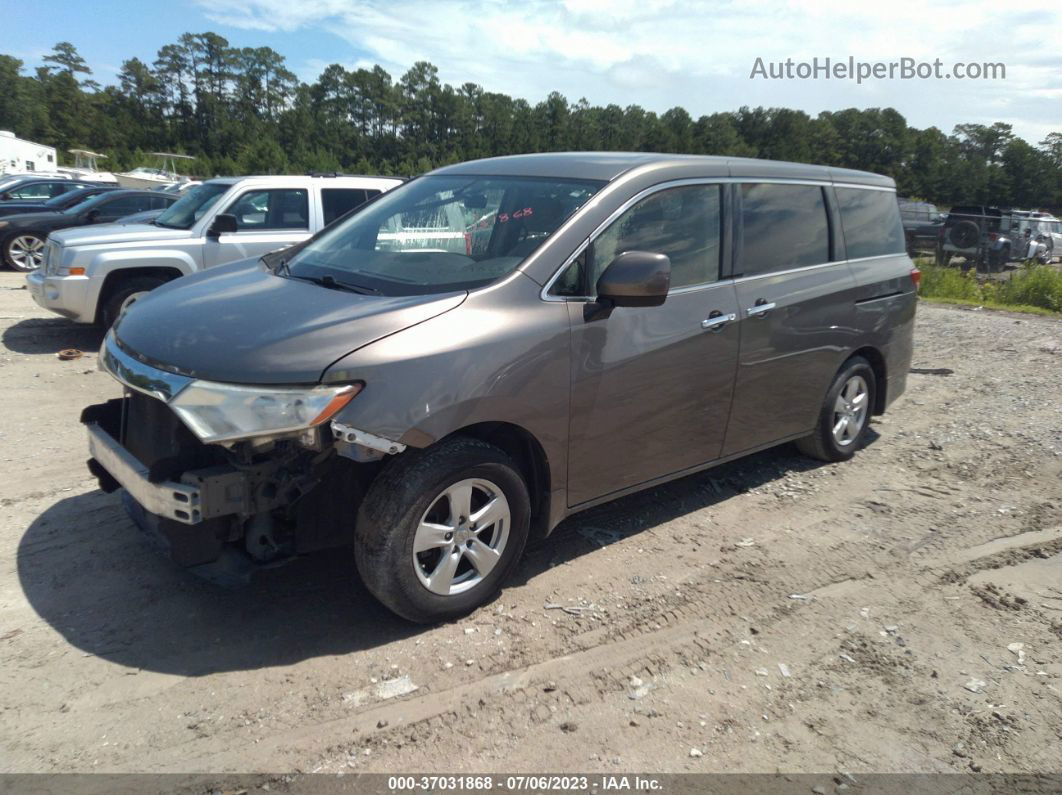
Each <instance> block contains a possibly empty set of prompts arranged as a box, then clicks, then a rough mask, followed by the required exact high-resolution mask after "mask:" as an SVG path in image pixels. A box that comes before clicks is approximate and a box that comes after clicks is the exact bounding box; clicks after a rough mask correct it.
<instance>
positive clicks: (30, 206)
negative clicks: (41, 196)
mask: <svg viewBox="0 0 1062 795" xmlns="http://www.w3.org/2000/svg"><path fill="white" fill-rule="evenodd" d="M47 210H48V208H47V207H45V206H44V202H34V201H6V202H0V218H2V217H3V216H5V215H14V214H15V213H39V212H42V211H47Z"/></svg>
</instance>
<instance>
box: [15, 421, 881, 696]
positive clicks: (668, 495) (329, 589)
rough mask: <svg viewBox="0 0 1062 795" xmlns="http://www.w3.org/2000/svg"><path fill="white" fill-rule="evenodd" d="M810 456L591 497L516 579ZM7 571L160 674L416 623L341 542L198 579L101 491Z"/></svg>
mask: <svg viewBox="0 0 1062 795" xmlns="http://www.w3.org/2000/svg"><path fill="white" fill-rule="evenodd" d="M875 436H876V435H875V434H873V433H872V434H871V440H873V439H874V438H875ZM821 465H822V464H821V463H820V462H817V461H813V460H811V459H808V458H805V457H803V456H801V455H799V454H798V453H797V452H796V451H795V449H793V447H792V446H791V445H785V446H782V447H779V448H775V449H774V450H769V451H766V452H763V453H759V454H757V455H754V456H750V457H748V458H745V459H742V460H739V461H735V462H731V463H729V464H725V465H723V466H720V467H717V468H715V469H712V470H709V471H707V472H702V473H699V474H696V475H691V476H689V477H686V478H682V479H681V480H677V481H673V482H671V483H668V484H665V485H663V486H659V487H656V488H653V489H649V490H647V491H644V492H641V493H639V494H635V495H632V496H629V497H625V498H623V499H621V500H617V501H615V502H612V503H608V504H606V505H603V506H599V507H597V508H594V509H591V510H589V511H586V512H584V513H582V514H578V515H576V516H574V517H572V518H570V519H569V520H567V521H566V522H564V523H563V524H562V525H560V526H559V527H558V528H557V530H556V531H555V532H554V534H553V535H552V536H550V538H548V539H545V540H541V541H539V542H536V543H534V544H532V546H531V548H530V549H529V550H528V554H527V556H526V558H525V560H524V562H523V563H522V564H521V566H520V567H519V569H518V571H517V574H516V576H515V578H514V580H515V582H516V583H522V582H527V581H528V580H531V579H533V578H534V577H535V576H537V575H538V574H540V573H542V572H543V571H545V570H547V569H549V568H550V567H552V566H555V565H558V564H561V563H565V562H568V561H570V560H574V559H576V558H579V557H581V556H583V555H586V554H589V553H592V552H594V551H596V550H599V549H601V548H602V547H604V546H607V545H608V544H611V543H614V542H615V541H618V540H620V539H622V538H626V537H628V536H630V535H633V534H636V533H639V532H642V531H644V530H647V529H650V528H653V527H657V526H659V525H661V524H664V523H666V522H668V521H670V520H671V519H674V518H676V517H678V516H683V515H686V514H689V513H692V512H694V511H698V510H702V509H704V508H710V507H711V506H712V505H715V504H717V503H720V502H723V501H725V500H727V499H729V498H730V497H732V496H734V495H736V494H740V493H742V492H745V491H748V490H749V489H753V488H756V487H758V486H762V485H764V484H767V483H770V482H771V481H774V480H777V479H779V478H782V477H784V476H785V475H787V474H789V473H792V472H802V471H808V470H811V469H814V468H816V467H818V466H821ZM17 567H18V575H19V581H20V583H21V586H22V589H23V592H24V593H25V595H26V598H27V599H28V601H29V603H30V604H31V605H32V607H33V609H34V610H35V611H36V612H37V613H38V615H40V616H41V618H43V619H44V620H45V621H46V622H47V623H48V624H49V625H50V626H51V627H52V628H53V629H55V630H56V631H57V632H59V633H60V634H61V635H62V636H63V638H65V639H66V640H67V641H68V642H69V643H71V644H72V645H74V646H75V647H77V648H78V649H81V650H82V651H84V652H87V653H89V654H93V655H97V656H99V657H102V658H104V659H107V660H110V661H112V662H116V663H119V664H121V665H125V666H129V667H132V668H138V669H143V670H150V671H156V672H162V673H171V674H178V675H182V676H201V675H206V674H210V673H215V672H220V671H231V670H250V669H255V668H261V667H268V666H281V665H288V664H291V663H295V662H299V661H301V660H305V659H311V658H315V657H321V656H327V655H341V654H348V653H350V652H354V651H358V650H361V649H368V648H373V647H378V646H384V645H386V644H388V643H392V642H394V641H397V640H401V639H403V638H407V637H410V636H413V635H416V634H418V633H420V632H422V631H425V629H426V628H424V627H420V626H416V625H412V624H409V623H408V622H406V621H403V620H402V619H399V618H397V617H395V616H394V615H392V614H391V613H389V612H388V611H387V610H386V609H385V608H383V607H382V606H380V605H379V604H378V603H377V602H376V601H375V600H374V599H373V598H372V597H371V596H370V594H369V593H368V592H367V591H366V589H365V587H364V585H362V583H361V582H360V580H359V578H358V576H357V574H356V571H355V568H354V563H353V559H352V557H351V553H350V552H349V551H346V550H333V551H331V552H329V553H327V554H322V555H316V556H308V557H306V558H302V559H300V560H297V561H294V562H292V563H290V564H289V565H287V566H282V567H278V568H274V569H267V570H263V571H261V572H259V573H258V574H257V575H256V577H255V579H254V580H253V581H252V583H251V584H250V585H248V586H246V587H243V588H238V589H224V588H220V587H218V586H216V585H213V584H211V583H208V582H206V581H204V580H201V579H199V578H197V577H195V576H193V575H192V574H190V573H189V572H187V571H185V570H182V569H180V568H178V567H177V566H175V565H174V564H172V563H171V562H170V561H169V559H167V558H165V557H163V556H162V555H160V554H159V553H158V551H157V550H156V548H155V547H154V546H152V545H151V544H150V543H149V542H148V540H147V539H146V538H145V537H144V536H142V535H141V533H140V532H139V531H138V530H137V529H136V527H135V525H134V524H133V522H132V521H131V520H129V519H128V518H127V516H126V514H125V512H124V511H123V510H122V508H121V505H120V501H119V498H118V497H117V495H106V494H103V493H102V492H100V491H93V492H90V493H88V494H83V495H79V496H76V497H69V498H66V499H63V500H60V501H59V502H57V503H55V504H54V505H52V506H51V507H49V508H48V509H47V510H46V511H45V512H44V513H43V514H41V515H40V516H39V517H37V518H36V519H35V520H34V521H33V522H32V524H31V525H30V526H29V528H28V529H27V531H26V533H25V534H24V535H23V537H22V540H21V542H20V544H19V549H18V554H17ZM487 609H490V607H488V608H487Z"/></svg>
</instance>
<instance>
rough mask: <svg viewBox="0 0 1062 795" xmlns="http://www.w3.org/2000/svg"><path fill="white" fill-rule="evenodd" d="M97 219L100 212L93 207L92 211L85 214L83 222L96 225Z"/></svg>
mask: <svg viewBox="0 0 1062 795" xmlns="http://www.w3.org/2000/svg"><path fill="white" fill-rule="evenodd" d="M99 219H100V210H99V208H98V207H94V208H93V209H91V210H89V211H88V212H87V213H85V220H86V221H88V222H89V223H90V224H94V223H96V222H97V221H98V220H99Z"/></svg>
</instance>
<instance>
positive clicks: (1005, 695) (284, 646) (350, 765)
mask: <svg viewBox="0 0 1062 795" xmlns="http://www.w3.org/2000/svg"><path fill="white" fill-rule="evenodd" d="M0 318H2V342H3V345H2V346H0V376H2V382H0V383H2V387H0V458H2V467H3V468H2V470H0V473H2V478H3V480H2V482H3V486H2V492H0V494H2V497H3V500H2V505H3V513H2V516H0V749H2V751H0V768H2V769H3V770H4V771H8V772H10V771H25V772H33V771H153V772H157V771H175V772H194V771H207V772H221V771H236V772H246V771H272V772H283V771H350V772H353V771H387V772H395V771H401V772H408V771H424V772H444V771H445V772H471V771H494V772H510V771H544V770H545V771H602V772H612V771H615V772H622V771H657V772H664V771H771V772H773V771H776V770H783V771H794V772H795V771H809V772H835V771H836V772H852V773H854V772H857V771H901V770H903V771H951V772H955V771H970V770H974V771H979V770H983V771H986V772H991V771H1009V772H1015V771H1058V770H1059V759H1060V756H1059V748H1060V747H1062V698H1060V696H1062V655H1060V654H1059V651H1060V649H1062V489H1060V475H1062V323H1060V322H1059V321H1057V320H1052V319H1048V318H1040V317H1031V316H1017V315H1009V314H1002V313H991V312H987V311H968V310H959V309H953V308H945V307H934V306H926V305H923V306H922V307H920V308H919V321H918V331H917V348H916V354H915V362H914V367H915V370H914V372H913V373H912V374H911V376H910V378H909V384H908V391H907V394H906V395H905V396H904V397H903V398H902V399H901V400H900V401H899V402H898V403H897V404H896V405H895V406H894V407H893V409H892V410H891V411H890V413H889V414H888V415H886V416H885V417H883V418H880V419H879V420H878V421H877V423H876V424H875V426H874V428H875V430H876V434H875V438H874V440H873V442H872V444H871V445H870V446H869V447H868V448H867V449H866V450H865V451H863V452H861V453H860V454H859V455H858V456H857V457H856V458H855V460H853V461H851V462H848V463H843V464H837V465H822V464H819V463H817V462H813V461H810V460H807V459H805V458H801V457H800V456H798V455H797V454H796V453H795V452H794V450H793V449H792V448H791V447H788V446H787V447H782V448H779V449H776V450H774V451H769V452H767V453H763V454H759V455H756V456H754V457H752V458H749V459H746V460H744V461H739V462H736V463H732V464H729V465H726V466H723V467H720V468H718V469H715V470H712V471H709V472H707V473H703V474H701V475H697V476H693V477H690V478H687V479H684V480H681V481H678V482H675V483H672V484H669V485H667V486H665V487H660V488H656V489H653V490H651V491H649V492H647V493H643V494H641V495H637V496H633V497H628V498H626V499H623V500H621V501H619V502H616V503H613V504H610V505H606V506H603V507H600V508H597V509H594V510H592V511H590V512H587V513H585V514H583V515H581V516H578V517H575V518H573V519H571V520H569V521H567V522H565V523H564V524H563V525H562V526H561V527H560V528H558V530H557V532H556V533H555V535H554V536H553V537H552V538H550V539H549V540H547V541H545V542H543V543H540V544H538V545H536V546H535V547H533V548H532V549H531V550H530V551H529V554H528V556H527V559H526V561H525V563H524V564H523V566H522V567H521V569H520V570H519V572H518V577H517V580H516V582H514V583H513V584H512V585H511V586H510V587H509V588H507V589H506V590H505V591H504V592H503V593H502V594H501V596H500V597H499V598H498V599H497V600H496V601H495V602H493V603H492V604H490V605H488V606H487V607H485V608H483V609H481V610H479V611H478V612H476V613H475V614H474V615H472V616H470V617H468V618H466V619H464V620H462V621H459V622H456V623H453V624H448V625H444V626H437V627H433V628H422V627H415V626H411V625H409V624H406V623H404V622H402V621H400V620H399V619H397V618H394V617H393V616H392V615H391V614H389V613H387V612H386V611H385V610H383V609H382V608H381V607H379V606H378V605H376V604H375V603H374V602H373V601H372V600H371V599H370V598H369V597H368V595H367V593H366V592H365V590H364V588H363V587H362V586H361V585H360V584H359V583H358V582H357V580H356V575H355V573H354V567H353V564H352V561H351V560H350V559H349V558H347V557H345V556H343V555H329V556H324V557H322V558H316V559H313V558H311V559H304V560H301V561H298V562H296V563H294V564H292V565H290V566H287V567H283V568H278V569H274V570H269V571H266V572H263V573H262V574H261V575H260V576H259V578H258V580H257V582H256V583H255V584H254V585H252V586H251V587H249V588H247V589H244V590H239V591H225V590H220V589H218V588H217V587H215V586H212V585H209V584H207V583H204V582H201V581H198V580H196V579H194V578H193V577H191V576H189V575H188V574H187V573H186V572H183V571H181V570H178V569H176V568H175V567H174V566H173V565H171V564H170V563H169V562H168V561H167V560H164V559H162V558H160V557H158V556H157V554H156V552H155V551H154V549H153V548H152V547H151V546H150V545H149V544H148V543H147V542H146V541H145V540H142V539H141V537H140V535H139V534H138V532H137V530H136V529H135V528H134V526H133V525H132V523H131V522H130V521H129V520H127V519H126V517H125V515H124V514H123V512H122V510H121V508H120V506H119V503H118V499H117V497H116V496H113V495H112V496H108V495H104V494H102V493H101V492H100V491H99V490H97V489H96V487H95V483H94V481H93V480H92V479H91V478H90V477H89V475H88V472H87V471H86V469H85V466H84V460H85V457H86V453H85V438H84V433H83V432H82V430H81V428H80V426H79V425H78V422H77V418H78V414H79V412H80V411H81V409H82V407H83V406H85V405H86V404H89V403H92V402H96V401H99V400H101V399H104V398H107V397H111V396H116V395H117V394H118V393H119V390H118V387H117V385H116V384H115V383H114V382H113V381H111V380H110V379H109V378H108V377H107V376H105V375H103V374H101V373H99V372H97V370H96V360H95V355H94V354H91V353H89V354H86V355H85V356H84V357H83V358H80V359H76V360H73V361H60V360H58V359H57V357H56V355H55V354H56V352H57V351H58V350H60V349H63V348H69V347H77V348H81V349H83V350H86V351H94V350H95V349H96V347H97V346H98V344H99V340H100V337H99V334H98V332H94V331H92V330H84V329H80V328H78V327H75V326H73V325H71V324H69V323H67V322H65V321H61V320H58V319H55V318H53V317H51V316H49V315H47V314H46V313H44V312H42V311H39V310H37V308H36V307H35V306H34V305H33V303H32V302H31V300H30V298H29V295H28V294H27V293H26V292H25V291H24V290H23V289H22V278H21V277H20V276H18V275H16V274H12V273H9V272H5V273H2V274H0Z"/></svg>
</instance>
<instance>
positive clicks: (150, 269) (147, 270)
mask: <svg viewBox="0 0 1062 795" xmlns="http://www.w3.org/2000/svg"><path fill="white" fill-rule="evenodd" d="M183 275H184V273H183V272H182V271H181V270H180V269H178V268H175V267H172V266H169V265H155V266H145V267H142V268H119V269H117V270H112V271H111V272H110V273H108V274H107V275H106V277H104V279H103V284H102V285H100V294H99V298H98V299H97V300H96V322H97V323H98V322H100V320H101V317H100V316H101V313H102V312H103V308H104V307H105V306H107V302H108V301H109V300H110V299H111V296H112V295H114V293H115V291H116V290H118V289H119V286H120V285H121V284H122V282H123V281H125V280H127V279H135V278H138V277H141V276H151V277H154V278H158V279H164V280H165V281H167V282H172V281H173V280H174V279H177V278H180V277H181V276H183Z"/></svg>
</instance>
